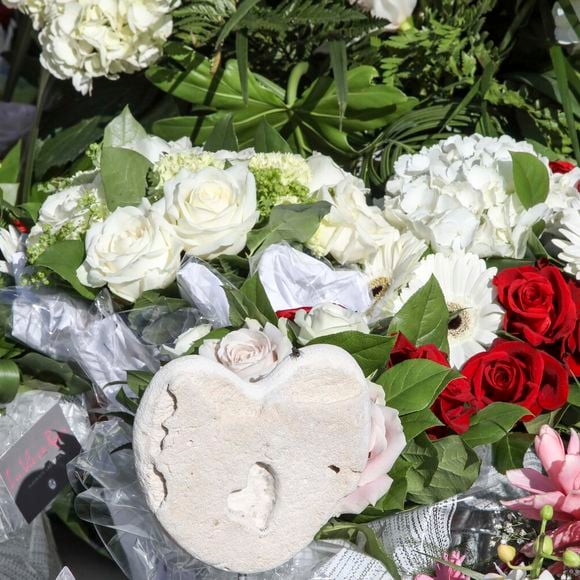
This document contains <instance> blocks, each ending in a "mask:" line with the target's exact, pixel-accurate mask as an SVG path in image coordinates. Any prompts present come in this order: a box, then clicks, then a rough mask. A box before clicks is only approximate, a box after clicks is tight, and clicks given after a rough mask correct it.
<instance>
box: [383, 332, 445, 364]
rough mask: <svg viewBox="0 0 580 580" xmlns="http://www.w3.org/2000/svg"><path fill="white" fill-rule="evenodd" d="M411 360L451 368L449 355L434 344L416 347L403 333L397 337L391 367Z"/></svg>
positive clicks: (391, 357)
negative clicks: (430, 362)
mask: <svg viewBox="0 0 580 580" xmlns="http://www.w3.org/2000/svg"><path fill="white" fill-rule="evenodd" d="M411 358H424V359H427V360H432V361H433V362H436V363H439V364H440V365H443V366H446V367H448V366H449V361H448V359H447V355H446V354H445V353H444V352H441V351H440V350H439V349H438V348H437V347H436V346H435V345H434V344H425V345H423V346H415V345H414V344H413V343H412V342H411V341H410V340H409V339H408V338H407V337H406V336H405V335H404V334H403V333H402V332H400V333H399V335H398V336H397V341H396V342H395V346H394V347H393V350H392V351H391V356H390V358H389V367H391V366H393V365H396V364H398V363H400V362H403V361H404V360H409V359H411Z"/></svg>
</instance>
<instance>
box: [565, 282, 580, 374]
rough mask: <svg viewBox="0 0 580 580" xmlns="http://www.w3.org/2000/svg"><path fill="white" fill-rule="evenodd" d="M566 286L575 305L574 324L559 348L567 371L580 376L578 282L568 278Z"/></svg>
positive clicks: (579, 288)
mask: <svg viewBox="0 0 580 580" xmlns="http://www.w3.org/2000/svg"><path fill="white" fill-rule="evenodd" d="M568 288H570V293H571V294H572V299H573V300H574V304H575V305H576V326H575V328H574V330H573V331H572V333H571V334H570V336H568V338H566V339H565V340H563V341H562V348H561V349H560V350H561V357H562V360H563V361H564V363H565V364H566V366H567V367H568V369H569V371H570V372H571V373H572V374H573V375H574V376H575V377H580V284H579V283H578V282H577V281H576V280H569V281H568Z"/></svg>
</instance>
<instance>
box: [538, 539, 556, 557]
mask: <svg viewBox="0 0 580 580" xmlns="http://www.w3.org/2000/svg"><path fill="white" fill-rule="evenodd" d="M534 549H535V551H536V554H540V555H541V556H551V555H552V554H553V553H554V542H552V538H550V536H544V537H543V538H537V539H536V541H535V542H534Z"/></svg>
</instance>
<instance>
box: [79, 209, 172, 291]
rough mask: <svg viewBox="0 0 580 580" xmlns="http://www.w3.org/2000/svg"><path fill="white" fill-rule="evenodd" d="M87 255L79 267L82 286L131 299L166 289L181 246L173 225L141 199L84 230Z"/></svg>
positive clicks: (170, 281)
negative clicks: (140, 201) (103, 287)
mask: <svg viewBox="0 0 580 580" xmlns="http://www.w3.org/2000/svg"><path fill="white" fill-rule="evenodd" d="M85 246H86V259H85V261H84V263H83V264H82V265H81V266H80V267H79V268H78V270H77V276H78V277H79V280H80V281H81V283H82V284H85V285H87V286H92V287H94V288H98V287H101V286H104V285H105V284H108V286H109V288H110V289H111V291H112V292H113V293H114V294H116V295H117V296H120V297H121V298H124V299H125V300H128V301H130V302H134V301H135V300H137V298H139V296H141V294H143V292H145V291H146V290H153V289H156V288H165V287H167V286H169V284H171V283H172V282H173V281H174V280H175V277H176V275H177V271H178V270H179V264H180V261H181V251H182V249H183V246H182V244H181V242H180V241H179V239H178V238H177V236H176V235H175V233H174V231H173V228H172V227H171V226H170V225H169V224H168V223H167V222H166V221H165V220H164V219H163V216H162V215H160V214H159V213H158V212H156V211H154V210H153V208H152V207H151V204H150V203H149V202H148V201H147V200H146V199H143V201H142V203H141V206H139V207H132V206H129V207H119V208H117V209H116V210H115V211H114V212H113V213H112V214H111V215H110V216H109V217H108V218H107V219H106V220H105V221H104V222H102V223H97V224H94V225H93V226H92V227H91V228H90V229H89V231H88V232H87V236H86V240H85Z"/></svg>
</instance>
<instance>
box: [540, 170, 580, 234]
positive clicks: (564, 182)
mask: <svg viewBox="0 0 580 580" xmlns="http://www.w3.org/2000/svg"><path fill="white" fill-rule="evenodd" d="M579 183H580V168H579V167H575V168H574V169H573V170H572V171H569V172H568V173H553V174H552V175H551V176H550V193H549V194H548V198H547V199H546V205H547V206H548V208H549V209H550V214H549V215H548V216H547V217H546V229H547V230H548V231H550V232H552V233H557V232H558V226H559V222H560V218H561V217H562V214H563V212H565V211H566V210H571V209H573V210H577V211H580V191H579V190H578V184H579Z"/></svg>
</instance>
